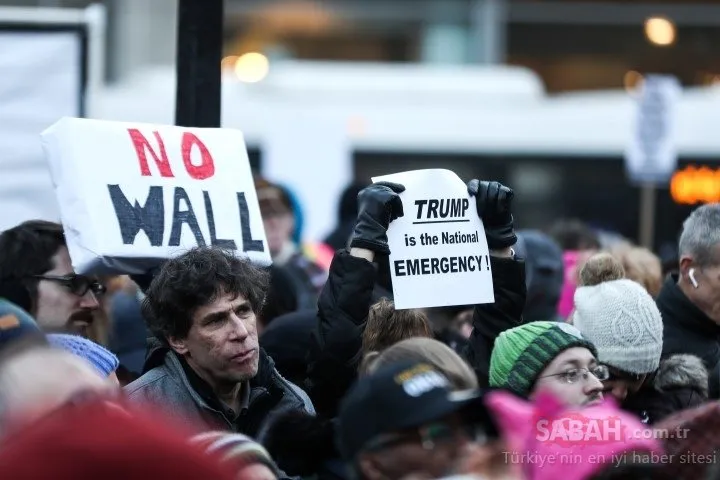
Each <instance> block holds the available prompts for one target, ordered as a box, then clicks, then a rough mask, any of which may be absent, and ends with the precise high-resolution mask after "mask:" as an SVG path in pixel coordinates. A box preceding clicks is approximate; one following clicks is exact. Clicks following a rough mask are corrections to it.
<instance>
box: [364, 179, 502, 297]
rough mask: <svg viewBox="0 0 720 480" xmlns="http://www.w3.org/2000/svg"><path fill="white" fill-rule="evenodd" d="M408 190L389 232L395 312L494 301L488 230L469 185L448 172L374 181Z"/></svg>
mask: <svg viewBox="0 0 720 480" xmlns="http://www.w3.org/2000/svg"><path fill="white" fill-rule="evenodd" d="M383 181H384V182H394V183H400V184H402V185H404V186H405V191H404V192H403V193H401V194H400V198H401V200H402V203H403V212H404V216H403V217H401V218H398V219H396V220H394V221H393V222H392V223H391V224H390V228H389V229H388V242H389V246H390V252H391V253H390V271H391V276H392V282H393V296H394V302H395V308H397V309H406V308H423V307H444V306H450V305H474V304H479V303H492V302H494V301H495V295H494V292H493V284H492V271H491V270H490V254H489V251H488V246H487V239H486V238H485V228H484V227H483V223H482V220H480V218H479V217H478V214H477V210H476V208H475V200H474V199H473V198H472V197H470V195H469V194H468V192H467V187H466V185H465V183H464V182H463V181H462V180H461V179H460V178H459V177H458V176H457V175H455V173H453V172H451V171H449V170H415V171H411V172H404V173H396V174H393V175H386V176H383V177H376V178H373V182H376V183H377V182H383Z"/></svg>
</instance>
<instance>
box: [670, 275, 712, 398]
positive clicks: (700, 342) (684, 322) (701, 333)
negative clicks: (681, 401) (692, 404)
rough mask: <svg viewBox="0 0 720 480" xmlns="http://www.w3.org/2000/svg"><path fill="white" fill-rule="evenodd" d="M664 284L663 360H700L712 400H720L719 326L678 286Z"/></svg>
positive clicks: (674, 278)
mask: <svg viewBox="0 0 720 480" xmlns="http://www.w3.org/2000/svg"><path fill="white" fill-rule="evenodd" d="M677 280H678V279H677V275H671V276H669V277H668V278H667V280H666V281H665V284H664V285H663V288H662V290H661V291H660V295H658V298H657V306H658V309H659V310H660V314H661V315H662V318H663V357H665V358H666V357H668V356H670V355H674V354H678V353H688V354H691V355H695V356H696V357H699V358H700V359H701V360H702V361H703V363H705V367H706V368H707V370H708V374H709V382H708V386H709V396H710V398H720V326H718V325H717V324H716V323H715V322H713V321H712V320H711V319H710V318H708V316H707V315H705V314H704V313H703V312H702V310H700V309H699V308H698V307H697V306H695V304H694V303H692V302H691V301H690V300H689V299H688V298H687V297H686V296H685V294H684V293H683V292H682V290H680V288H679V287H678V285H677Z"/></svg>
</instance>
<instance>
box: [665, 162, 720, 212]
mask: <svg viewBox="0 0 720 480" xmlns="http://www.w3.org/2000/svg"><path fill="white" fill-rule="evenodd" d="M670 196H671V197H672V199H673V201H675V203H679V204H682V205H694V204H696V203H716V202H718V201H720V170H711V169H710V168H708V167H700V168H697V167H692V166H691V167H687V168H684V169H683V170H678V171H677V172H675V173H674V174H673V176H672V178H671V179H670Z"/></svg>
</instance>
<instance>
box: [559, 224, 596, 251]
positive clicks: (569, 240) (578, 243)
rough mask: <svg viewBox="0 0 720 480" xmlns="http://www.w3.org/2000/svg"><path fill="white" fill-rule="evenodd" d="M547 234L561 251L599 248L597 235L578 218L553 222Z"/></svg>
mask: <svg viewBox="0 0 720 480" xmlns="http://www.w3.org/2000/svg"><path fill="white" fill-rule="evenodd" d="M548 234H549V235H550V237H552V239H553V240H555V241H556V242H557V244H558V245H560V248H562V249H563V251H568V250H598V249H600V239H599V238H598V236H597V235H596V234H595V232H593V231H592V229H591V228H590V227H588V226H587V225H586V224H585V223H583V222H581V221H580V220H559V221H557V222H555V224H553V226H552V227H551V228H550V231H549V233H548Z"/></svg>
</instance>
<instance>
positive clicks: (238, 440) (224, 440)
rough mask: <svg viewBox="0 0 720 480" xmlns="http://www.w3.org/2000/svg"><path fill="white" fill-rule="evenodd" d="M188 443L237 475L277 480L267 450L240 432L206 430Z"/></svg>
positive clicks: (277, 470)
mask: <svg viewBox="0 0 720 480" xmlns="http://www.w3.org/2000/svg"><path fill="white" fill-rule="evenodd" d="M190 443H191V444H192V445H194V446H197V447H200V448H202V449H203V450H204V451H205V452H207V453H208V455H210V456H212V457H215V458H217V459H219V460H220V462H222V463H224V464H226V465H228V466H229V467H231V468H232V469H233V470H234V471H236V472H237V478H241V479H248V480H276V479H277V478H278V477H279V476H280V474H281V473H280V471H279V469H278V467H277V465H275V462H273V460H272V458H270V454H269V453H268V452H267V450H265V448H264V447H263V446H262V445H260V444H259V443H257V442H256V441H255V440H253V439H252V438H250V437H248V436H246V435H243V434H241V433H228V432H206V433H201V434H199V435H195V436H193V437H192V438H191V439H190Z"/></svg>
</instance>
